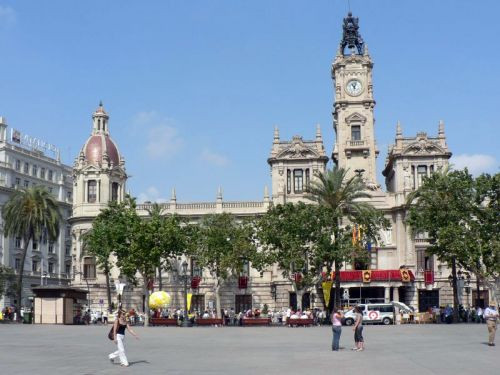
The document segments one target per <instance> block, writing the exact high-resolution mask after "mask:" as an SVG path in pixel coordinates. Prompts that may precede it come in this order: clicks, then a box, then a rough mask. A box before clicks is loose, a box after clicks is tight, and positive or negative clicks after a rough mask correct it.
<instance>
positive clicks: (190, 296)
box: [188, 293, 193, 311]
mask: <svg viewBox="0 0 500 375" xmlns="http://www.w3.org/2000/svg"><path fill="white" fill-rule="evenodd" d="M191 298H193V293H188V311H189V310H191Z"/></svg>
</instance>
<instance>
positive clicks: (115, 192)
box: [111, 182, 118, 201]
mask: <svg viewBox="0 0 500 375" xmlns="http://www.w3.org/2000/svg"><path fill="white" fill-rule="evenodd" d="M111 200H112V201H117V200H118V183H117V182H113V183H112V184H111Z"/></svg>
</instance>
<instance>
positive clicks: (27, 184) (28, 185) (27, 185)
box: [24, 180, 30, 188]
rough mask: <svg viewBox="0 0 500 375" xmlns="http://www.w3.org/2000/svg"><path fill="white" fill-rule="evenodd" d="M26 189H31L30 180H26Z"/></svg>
mask: <svg viewBox="0 0 500 375" xmlns="http://www.w3.org/2000/svg"><path fill="white" fill-rule="evenodd" d="M24 187H25V188H29V187H30V182H29V181H28V180H24Z"/></svg>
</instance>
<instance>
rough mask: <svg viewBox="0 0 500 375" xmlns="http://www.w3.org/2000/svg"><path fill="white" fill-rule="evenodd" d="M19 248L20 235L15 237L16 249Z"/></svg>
mask: <svg viewBox="0 0 500 375" xmlns="http://www.w3.org/2000/svg"><path fill="white" fill-rule="evenodd" d="M20 248H21V237H16V249H20Z"/></svg>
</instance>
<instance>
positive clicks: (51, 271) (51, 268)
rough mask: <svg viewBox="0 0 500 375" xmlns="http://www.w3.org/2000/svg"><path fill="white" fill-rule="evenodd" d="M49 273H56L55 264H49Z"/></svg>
mask: <svg viewBox="0 0 500 375" xmlns="http://www.w3.org/2000/svg"><path fill="white" fill-rule="evenodd" d="M49 273H54V263H50V262H49Z"/></svg>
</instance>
